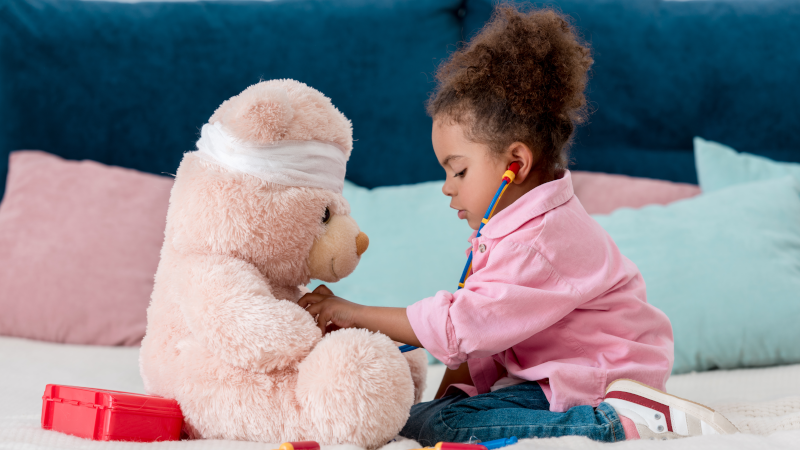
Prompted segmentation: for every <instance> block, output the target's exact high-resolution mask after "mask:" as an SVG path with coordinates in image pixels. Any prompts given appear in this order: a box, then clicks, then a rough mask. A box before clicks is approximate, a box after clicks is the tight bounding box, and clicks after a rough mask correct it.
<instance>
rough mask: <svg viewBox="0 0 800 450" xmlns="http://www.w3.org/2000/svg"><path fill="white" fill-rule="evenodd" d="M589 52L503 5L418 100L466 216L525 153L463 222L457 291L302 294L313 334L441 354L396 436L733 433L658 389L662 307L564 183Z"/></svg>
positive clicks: (447, 188)
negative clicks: (426, 97) (345, 334)
mask: <svg viewBox="0 0 800 450" xmlns="http://www.w3.org/2000/svg"><path fill="white" fill-rule="evenodd" d="M591 64H592V58H591V56H590V53H589V50H588V48H587V47H586V46H584V45H583V44H582V43H581V42H580V40H579V39H578V38H577V37H576V35H575V33H574V31H573V30H572V29H571V27H570V26H569V24H568V23H567V22H566V21H565V20H564V19H563V18H562V17H561V16H560V15H559V14H557V13H555V12H554V11H552V10H539V11H533V12H530V13H523V12H520V11H518V10H517V9H515V8H513V7H509V6H505V7H499V8H498V9H497V10H496V11H495V14H494V16H493V18H492V20H491V21H490V22H489V23H488V24H487V25H486V27H485V28H484V29H483V30H482V31H481V32H480V34H478V35H477V36H475V37H474V38H473V39H472V41H471V42H470V43H469V44H468V45H467V46H466V47H464V48H462V49H460V50H458V51H456V52H455V53H454V54H453V55H452V56H451V57H450V59H449V60H447V61H446V62H445V63H444V64H443V65H442V66H441V67H440V68H439V70H438V72H437V80H438V86H437V90H436V93H435V95H434V96H432V97H431V99H430V101H429V103H428V111H429V113H430V115H431V116H432V117H433V132H432V139H433V147H434V151H435V153H436V157H437V158H438V160H439V163H440V164H441V165H442V167H443V168H444V170H445V172H446V174H447V180H446V181H445V183H444V187H443V188H442V192H443V193H444V194H445V195H447V196H449V197H450V198H451V202H450V207H452V208H453V209H456V210H458V217H459V218H461V219H464V220H466V221H467V222H468V223H469V225H470V227H472V228H473V229H475V230H477V229H478V227H479V225H480V224H481V219H482V218H483V215H484V213H485V212H486V209H487V208H488V206H489V203H490V202H491V200H492V198H493V195H494V193H495V191H496V190H497V187H498V185H499V183H500V179H501V178H502V176H503V173H504V172H505V171H506V169H507V167H508V166H509V164H511V163H512V162H517V163H518V164H519V166H520V169H519V173H518V175H517V176H516V179H515V180H514V181H513V184H511V185H509V187H508V189H507V190H506V193H505V194H504V195H503V197H501V200H500V201H499V203H498V205H497V208H496V210H495V215H494V217H493V218H492V219H491V220H490V221H489V222H488V224H487V225H485V226H484V228H483V230H482V236H480V237H478V238H476V237H475V234H473V237H472V239H471V242H472V254H473V263H472V274H471V276H470V277H469V278H468V279H467V281H466V283H465V284H464V287H463V289H460V290H457V291H456V292H454V293H450V292H446V291H439V292H437V293H436V295H434V296H433V297H430V298H426V299H424V300H421V301H419V302H417V303H415V304H413V305H411V306H409V307H408V308H380V307H368V306H362V305H358V304H355V303H351V302H349V301H347V300H344V299H341V298H338V297H335V296H334V295H333V294H332V293H331V292H330V290H328V289H327V288H326V287H324V286H320V287H319V288H318V289H317V290H315V291H314V292H313V293H311V294H307V295H306V296H304V297H303V298H302V299H301V300H300V305H301V306H303V307H307V310H308V312H309V313H310V314H311V315H312V316H314V317H316V318H317V323H318V324H319V326H320V328H322V329H323V331H325V330H326V328H328V330H330V329H331V328H337V327H361V328H367V329H369V330H372V331H376V332H381V333H383V334H386V335H387V336H389V337H390V338H392V339H394V340H395V341H399V342H403V343H406V344H410V345H414V346H417V347H424V348H426V349H427V350H428V351H429V352H430V353H431V354H432V355H433V356H435V357H436V358H437V359H439V360H440V361H442V362H444V363H445V364H446V365H447V367H448V370H447V372H446V373H445V376H444V379H443V380H442V384H441V387H440V388H439V393H438V395H437V398H438V399H437V400H434V401H431V402H427V403H422V404H418V405H415V406H414V407H413V408H412V409H411V417H410V418H409V420H408V423H407V424H406V426H405V428H404V429H403V430H402V431H401V435H403V436H405V437H408V438H412V439H415V440H418V441H419V442H420V443H421V444H423V445H433V444H435V443H436V442H439V441H447V442H466V441H468V440H470V438H477V439H480V440H482V441H488V440H492V439H498V438H503V437H510V436H516V437H518V438H531V437H540V438H544V437H555V436H565V435H579V436H586V437H589V438H591V439H595V440H600V441H619V440H624V439H636V438H639V437H643V438H657V439H668V438H675V437H683V436H693V435H700V434H711V433H732V432H736V428H735V427H734V426H733V425H732V424H731V423H730V422H729V421H728V420H727V419H725V418H724V417H722V416H721V415H720V414H718V413H715V412H714V411H713V410H711V409H709V408H706V407H704V406H701V405H698V404H696V403H692V402H689V401H686V400H683V399H679V398H677V397H674V396H670V395H667V394H665V393H663V392H661V391H659V390H657V389H661V390H663V389H664V386H665V383H666V381H667V378H668V377H669V374H670V371H671V368H672V362H673V345H672V328H671V325H670V322H669V319H668V318H667V317H666V316H665V315H664V314H663V313H662V312H661V311H659V310H658V309H656V308H655V307H653V306H651V305H649V304H648V303H647V301H646V295H645V284H644V280H643V279H642V276H641V274H640V273H639V270H638V269H637V268H636V266H635V265H634V264H633V263H632V262H631V261H630V260H628V259H627V258H625V257H624V256H623V255H622V254H620V252H619V250H618V249H617V246H616V245H615V244H614V241H613V240H612V239H611V237H610V236H609V235H608V234H607V233H606V232H605V231H604V230H603V229H602V228H601V227H600V226H599V225H598V224H597V223H596V222H595V221H594V220H593V219H592V218H591V217H590V216H589V215H588V214H587V213H586V211H585V210H584V209H583V207H582V206H581V203H580V201H579V200H578V199H577V198H575V196H574V195H573V190H572V181H571V177H570V173H569V171H568V170H566V166H567V147H568V144H569V141H570V139H571V137H572V134H573V131H574V129H575V125H576V124H578V123H580V122H581V121H582V120H583V118H584V116H585V105H586V99H585V97H584V93H583V91H584V88H585V86H586V82H587V71H588V69H589V66H590V65H591ZM329 323H330V324H331V325H328V324H329ZM649 386H652V387H653V388H651V387H649ZM654 388H657V389H654Z"/></svg>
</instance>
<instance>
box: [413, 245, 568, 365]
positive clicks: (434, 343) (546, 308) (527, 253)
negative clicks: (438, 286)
mask: <svg viewBox="0 0 800 450" xmlns="http://www.w3.org/2000/svg"><path fill="white" fill-rule="evenodd" d="M581 297H582V296H581V294H580V293H579V292H578V291H577V290H576V289H575V288H574V287H573V286H572V285H570V284H569V283H567V282H566V281H564V280H563V279H562V278H561V277H560V276H559V274H558V273H557V272H556V270H555V269H554V268H553V266H552V265H551V264H550V262H549V261H548V260H547V259H546V258H545V257H544V256H542V254H541V253H539V252H538V251H536V250H535V249H533V248H530V247H528V246H525V245H520V244H518V243H514V242H508V241H507V240H503V241H501V242H500V243H498V244H497V246H495V248H493V249H492V250H491V253H490V254H489V256H488V260H487V261H486V265H485V266H484V267H483V268H481V269H480V270H478V271H476V272H475V273H473V274H472V275H471V276H470V277H469V278H468V279H467V282H466V283H465V285H464V288H462V289H459V290H458V291H456V292H455V293H450V292H447V291H439V292H437V293H436V295H434V296H433V297H429V298H426V299H424V300H420V301H419V302H417V303H414V304H413V305H411V306H409V307H408V309H407V315H408V319H409V322H410V323H411V327H412V328H413V330H414V333H415V334H416V335H417V338H418V339H419V341H420V342H421V343H422V345H423V346H424V347H425V349H426V350H428V351H429V352H430V353H431V354H432V355H433V356H434V357H435V358H437V359H438V360H440V361H442V362H443V363H444V364H446V365H447V366H448V367H450V368H451V369H455V368H457V367H458V366H459V365H461V363H463V362H464V361H466V360H467V359H469V358H483V357H486V356H491V355H495V354H497V353H500V352H502V351H505V350H507V349H509V348H511V347H512V346H514V345H516V344H518V343H520V342H522V341H524V340H526V339H528V338H529V337H531V336H533V335H535V334H536V333H538V332H540V331H542V330H544V329H546V328H548V327H550V326H552V325H553V324H555V323H556V322H558V321H559V320H561V319H562V318H564V316H566V315H567V314H569V313H570V312H571V311H573V310H574V309H575V308H577V307H578V306H579V305H580V303H581Z"/></svg>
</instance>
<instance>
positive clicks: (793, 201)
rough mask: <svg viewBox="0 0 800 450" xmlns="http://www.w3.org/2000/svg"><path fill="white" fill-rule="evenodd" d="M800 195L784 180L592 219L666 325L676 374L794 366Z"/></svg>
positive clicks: (799, 330)
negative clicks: (635, 273)
mask: <svg viewBox="0 0 800 450" xmlns="http://www.w3.org/2000/svg"><path fill="white" fill-rule="evenodd" d="M798 193H800V185H798V182H797V180H795V179H794V178H793V177H784V178H780V179H775V180H768V181H761V182H756V183H749V184H742V185H737V186H732V187H729V188H727V189H721V190H719V191H715V192H712V193H709V194H703V195H701V196H698V197H694V198H692V199H688V200H683V201H679V202H676V203H673V204H671V205H668V206H647V207H644V208H642V209H639V210H631V209H621V210H618V211H615V212H614V213H612V214H610V215H608V216H596V219H597V221H598V222H599V223H600V225H602V226H603V228H605V229H606V230H607V231H608V232H609V234H611V236H612V237H613V238H614V240H615V241H616V243H617V245H618V246H619V248H620V250H621V251H622V253H623V254H624V255H626V256H627V257H628V258H630V259H631V260H632V261H633V262H634V263H635V264H636V265H637V266H638V267H639V269H640V270H641V272H642V275H643V276H644V280H645V282H646V283H647V298H648V301H649V302H650V303H652V304H653V305H655V306H656V307H658V308H660V309H661V310H662V311H664V312H665V313H666V314H667V316H669V318H670V320H671V321H672V325H673V329H674V333H675V366H674V368H673V373H682V372H688V371H692V370H709V369H733V368H737V367H750V366H765V365H772V364H789V363H798V362H800V345H798V343H800V327H798V326H797V323H796V322H797V318H798V317H800V301H798V293H800V226H798V224H800V196H799V195H798Z"/></svg>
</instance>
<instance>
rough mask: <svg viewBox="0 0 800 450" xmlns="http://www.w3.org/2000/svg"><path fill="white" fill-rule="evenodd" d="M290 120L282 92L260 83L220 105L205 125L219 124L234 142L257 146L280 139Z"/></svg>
mask: <svg viewBox="0 0 800 450" xmlns="http://www.w3.org/2000/svg"><path fill="white" fill-rule="evenodd" d="M293 117H294V110H293V109H292V104H291V101H290V99H289V95H288V93H287V92H286V89H284V88H282V87H279V86H271V85H268V84H267V82H261V83H258V84H254V85H253V86H250V87H248V88H247V89H245V90H244V91H243V92H242V93H241V94H239V95H237V96H234V97H232V98H231V99H229V100H226V101H225V102H224V103H222V105H220V107H219V108H217V110H216V111H215V112H214V115H213V116H211V119H209V123H212V124H213V123H215V122H220V123H222V125H223V126H224V127H225V129H226V130H227V131H228V132H229V133H230V134H231V135H232V136H233V137H235V138H236V139H239V140H241V141H242V142H249V143H253V144H259V145H260V144H268V143H270V142H275V141H279V140H281V139H283V138H284V136H285V135H286V132H287V130H288V128H289V124H290V123H291V121H292V118H293Z"/></svg>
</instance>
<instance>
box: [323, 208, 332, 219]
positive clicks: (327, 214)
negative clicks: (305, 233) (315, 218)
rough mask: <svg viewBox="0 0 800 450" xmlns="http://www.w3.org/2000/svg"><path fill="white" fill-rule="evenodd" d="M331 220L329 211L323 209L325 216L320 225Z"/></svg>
mask: <svg viewBox="0 0 800 450" xmlns="http://www.w3.org/2000/svg"><path fill="white" fill-rule="evenodd" d="M330 220H331V210H330V209H328V208H327V207H325V215H324V216H323V217H322V223H328V222H330Z"/></svg>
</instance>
